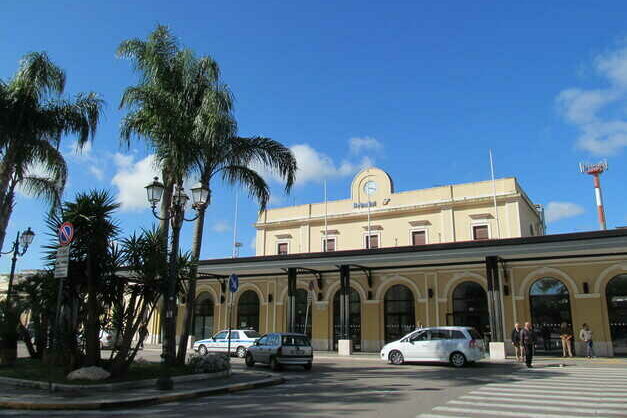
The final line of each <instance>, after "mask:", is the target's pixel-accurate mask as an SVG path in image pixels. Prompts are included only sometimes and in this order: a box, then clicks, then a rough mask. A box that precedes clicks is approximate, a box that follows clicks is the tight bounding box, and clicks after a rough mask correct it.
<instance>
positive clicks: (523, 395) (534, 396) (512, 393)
mask: <svg viewBox="0 0 627 418" xmlns="http://www.w3.org/2000/svg"><path fill="white" fill-rule="evenodd" d="M470 393H472V394H473V395H490V396H501V395H502V396H514V397H518V398H532V399H537V398H538V397H539V396H541V397H543V398H551V399H571V400H574V401H579V400H581V396H570V395H546V394H537V393H523V392H515V391H513V390H512V389H510V390H508V391H506V392H502V391H498V392H495V391H491V390H483V389H480V390H476V391H473V392H470ZM569 393H570V392H569ZM624 399H625V395H624V394H622V395H616V396H615V397H609V396H605V397H598V398H596V397H595V398H594V400H595V401H608V402H612V401H614V400H616V401H618V402H625V400H624Z"/></svg>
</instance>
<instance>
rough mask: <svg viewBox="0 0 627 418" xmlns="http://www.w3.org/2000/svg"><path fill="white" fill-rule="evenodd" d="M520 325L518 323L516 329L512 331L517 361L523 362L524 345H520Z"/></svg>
mask: <svg viewBox="0 0 627 418" xmlns="http://www.w3.org/2000/svg"><path fill="white" fill-rule="evenodd" d="M520 331H521V328H520V324H519V323H518V322H516V323H515V324H514V329H513V330H512V345H513V346H514V352H515V353H516V361H522V359H523V353H522V345H521V344H520Z"/></svg>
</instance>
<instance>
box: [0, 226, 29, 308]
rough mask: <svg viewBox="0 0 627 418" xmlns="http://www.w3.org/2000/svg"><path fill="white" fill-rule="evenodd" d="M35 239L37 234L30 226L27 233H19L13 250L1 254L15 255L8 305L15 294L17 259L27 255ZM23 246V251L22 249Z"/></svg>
mask: <svg viewBox="0 0 627 418" xmlns="http://www.w3.org/2000/svg"><path fill="white" fill-rule="evenodd" d="M34 239H35V233H34V232H33V231H32V230H31V229H30V226H29V227H28V228H27V229H26V231H24V232H22V233H20V232H19V231H18V233H17V236H16V237H15V241H14V242H13V246H12V247H11V250H9V251H7V252H4V253H0V254H11V253H13V257H12V258H11V274H10V275H9V287H7V305H8V304H9V302H10V300H11V293H12V292H13V278H14V277H15V263H16V262H17V258H18V257H21V256H23V255H24V254H26V250H28V246H29V245H31V244H32V243H33V240H34ZM20 246H21V249H20Z"/></svg>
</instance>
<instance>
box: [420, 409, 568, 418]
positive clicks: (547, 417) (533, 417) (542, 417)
mask: <svg viewBox="0 0 627 418" xmlns="http://www.w3.org/2000/svg"><path fill="white" fill-rule="evenodd" d="M433 410H435V411H444V412H455V413H460V414H464V415H498V416H506V417H528V418H564V415H554V414H538V413H529V412H512V411H501V410H496V409H482V410H481V411H473V410H469V409H467V408H451V407H448V406H436V407H435V408H433ZM423 416H424V415H420V417H423Z"/></svg>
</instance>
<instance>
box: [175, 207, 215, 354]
mask: <svg viewBox="0 0 627 418" xmlns="http://www.w3.org/2000/svg"><path fill="white" fill-rule="evenodd" d="M206 210H207V206H203V207H201V208H200V209H199V210H198V218H197V219H196V224H195V225H194V240H193V241H192V268H191V271H190V275H189V282H188V285H187V304H186V305H185V319H184V322H183V330H182V332H181V338H180V341H179V351H178V354H177V356H176V362H177V364H181V365H184V364H185V355H186V353H187V340H188V339H189V334H190V333H191V330H192V322H193V320H194V307H195V305H196V276H197V274H198V259H199V258H200V250H201V248H202V233H203V229H204V224H205V211H206Z"/></svg>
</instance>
